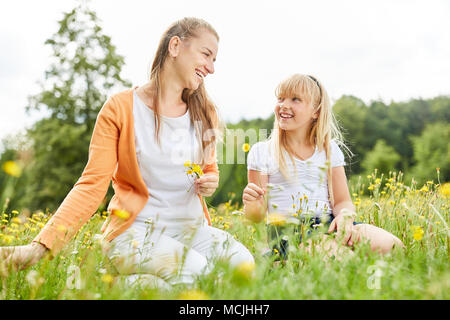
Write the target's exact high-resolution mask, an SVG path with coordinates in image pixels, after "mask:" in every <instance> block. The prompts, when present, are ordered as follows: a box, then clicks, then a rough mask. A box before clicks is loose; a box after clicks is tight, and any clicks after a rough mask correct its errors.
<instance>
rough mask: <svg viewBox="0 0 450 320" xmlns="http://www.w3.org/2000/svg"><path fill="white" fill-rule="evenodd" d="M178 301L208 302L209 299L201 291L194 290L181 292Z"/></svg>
mask: <svg viewBox="0 0 450 320" xmlns="http://www.w3.org/2000/svg"><path fill="white" fill-rule="evenodd" d="M178 300H209V297H208V295H207V294H206V293H204V292H203V291H201V290H195V289H194V290H186V291H183V292H181V293H180V294H179V295H178Z"/></svg>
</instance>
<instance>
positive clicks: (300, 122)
mask: <svg viewBox="0 0 450 320" xmlns="http://www.w3.org/2000/svg"><path fill="white" fill-rule="evenodd" d="M275 117H276V119H277V121H278V125H279V127H280V129H282V130H286V131H296V130H299V129H300V130H302V129H303V130H304V129H309V128H310V127H311V125H312V122H313V121H314V119H317V117H318V114H317V112H315V111H314V108H313V106H312V104H311V103H310V102H309V101H306V100H305V99H304V98H303V97H302V96H301V95H297V96H293V97H289V98H284V97H279V98H278V103H277V105H276V107H275Z"/></svg>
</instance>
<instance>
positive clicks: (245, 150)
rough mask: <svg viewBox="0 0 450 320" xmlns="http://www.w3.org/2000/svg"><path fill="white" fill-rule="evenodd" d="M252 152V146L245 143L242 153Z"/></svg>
mask: <svg viewBox="0 0 450 320" xmlns="http://www.w3.org/2000/svg"><path fill="white" fill-rule="evenodd" d="M249 150H250V145H249V144H248V143H244V144H243V145H242V151H244V152H248V151H249Z"/></svg>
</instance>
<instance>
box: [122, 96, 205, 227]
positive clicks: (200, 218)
mask: <svg viewBox="0 0 450 320" xmlns="http://www.w3.org/2000/svg"><path fill="white" fill-rule="evenodd" d="M133 116H134V133H135V144H136V155H137V160H138V164H139V170H140V172H141V175H142V178H143V179H144V182H145V184H146V186H147V189H148V193H149V200H148V202H147V204H146V205H145V207H144V208H143V209H142V211H141V212H140V213H139V214H138V215H137V217H136V220H135V221H134V222H133V224H132V225H131V227H130V228H129V229H128V230H130V229H131V230H136V229H138V230H145V229H146V228H148V226H149V225H153V227H156V228H172V227H174V228H177V227H180V228H185V227H194V228H195V227H198V226H201V225H203V224H204V223H205V216H204V213H203V207H202V204H201V201H200V198H199V197H198V195H197V194H196V193H195V188H194V186H193V183H194V180H193V178H191V177H190V176H188V175H187V174H186V167H185V166H184V163H185V162H186V161H191V162H192V163H198V162H199V160H200V148H199V143H198V140H197V137H196V134H195V129H194V126H193V124H192V123H191V120H190V115H189V110H188V111H187V112H186V113H185V114H184V115H182V116H180V117H176V118H171V117H165V116H161V117H160V120H161V125H160V132H159V138H160V144H158V143H157V142H156V139H155V114H154V112H153V110H152V109H151V108H149V107H148V106H147V105H145V104H144V102H143V101H142V100H141V99H140V98H139V97H138V95H137V94H136V92H134V93H133ZM128 230H127V231H128Z"/></svg>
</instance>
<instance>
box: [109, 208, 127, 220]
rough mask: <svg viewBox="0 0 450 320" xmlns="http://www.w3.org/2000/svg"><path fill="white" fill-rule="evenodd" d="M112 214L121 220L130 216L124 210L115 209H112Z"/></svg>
mask: <svg viewBox="0 0 450 320" xmlns="http://www.w3.org/2000/svg"><path fill="white" fill-rule="evenodd" d="M112 214H113V215H115V216H117V217H119V218H120V219H123V220H127V219H128V218H129V217H130V213H129V212H128V211H126V210H118V209H115V210H113V211H112Z"/></svg>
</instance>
